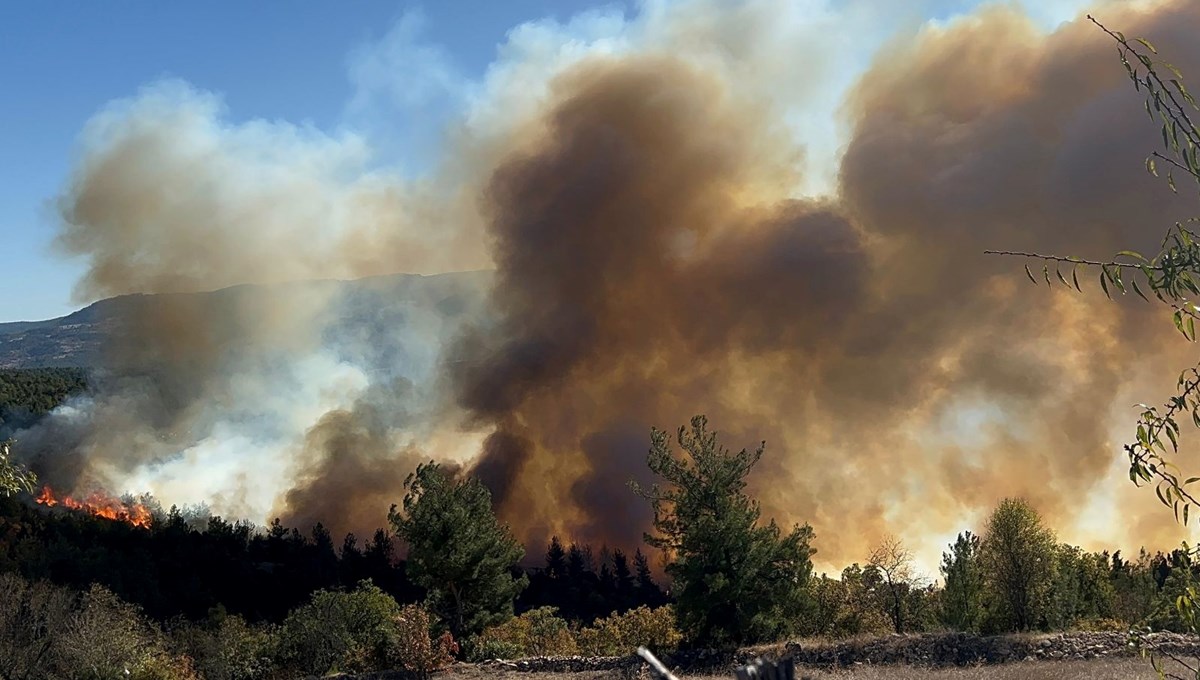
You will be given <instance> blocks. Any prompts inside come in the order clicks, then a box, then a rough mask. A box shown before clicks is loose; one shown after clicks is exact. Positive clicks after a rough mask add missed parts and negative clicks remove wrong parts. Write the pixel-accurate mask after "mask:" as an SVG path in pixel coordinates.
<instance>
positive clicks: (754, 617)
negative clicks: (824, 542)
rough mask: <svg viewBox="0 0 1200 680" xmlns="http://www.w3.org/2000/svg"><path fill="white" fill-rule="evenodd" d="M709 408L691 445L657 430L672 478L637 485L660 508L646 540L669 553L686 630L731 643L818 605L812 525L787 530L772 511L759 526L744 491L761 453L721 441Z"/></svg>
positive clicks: (693, 637) (791, 625)
mask: <svg viewBox="0 0 1200 680" xmlns="http://www.w3.org/2000/svg"><path fill="white" fill-rule="evenodd" d="M707 425H708V420H707V419H706V418H705V417H704V416H696V417H695V418H693V419H692V422H691V429H690V430H689V429H688V428H686V427H681V428H679V431H678V434H677V437H676V440H677V442H678V444H679V446H680V448H682V449H683V452H684V454H685V456H684V457H682V458H676V457H675V456H674V455H672V452H671V446H670V441H669V438H668V436H667V434H666V433H664V432H660V431H658V430H654V431H653V433H652V435H651V442H652V447H651V451H650V455H649V458H648V464H649V466H650V470H651V471H652V472H653V473H654V474H656V475H658V476H659V477H661V478H662V479H664V480H665V481H666V482H667V487H666V488H661V487H660V486H659V485H657V484H655V485H654V486H653V487H652V488H651V489H650V490H649V491H646V490H643V489H641V488H640V487H637V486H636V485H635V489H636V490H638V491H639V492H641V493H642V494H643V495H644V496H645V497H647V498H649V499H650V500H651V502H652V504H653V508H654V528H655V530H656V531H657V534H656V535H649V534H647V535H646V541H647V542H648V543H649V544H650V545H652V546H655V547H657V548H659V549H661V550H663V551H664V552H665V554H667V555H668V556H669V558H670V560H671V561H670V563H669V564H668V566H667V573H668V574H670V575H671V576H672V577H673V578H674V588H673V594H674V595H675V598H676V605H675V612H676V615H677V618H678V624H679V628H680V630H681V631H682V632H683V634H684V636H685V637H686V639H687V640H688V641H689V642H690V643H693V644H697V645H710V646H725V645H738V644H745V643H754V642H760V641H766V640H778V639H781V638H783V637H785V636H787V635H788V634H790V633H791V632H792V631H793V630H794V629H795V627H796V626H797V624H798V622H799V621H800V620H802V618H803V617H804V616H806V615H807V614H808V613H809V612H811V610H812V600H811V597H810V595H809V592H808V589H807V586H808V583H809V580H810V578H811V572H812V561H811V557H812V555H813V553H814V552H815V551H814V550H813V549H812V548H811V547H810V543H811V541H812V538H813V531H812V528H811V527H809V526H807V525H806V526H803V527H800V526H796V527H793V528H792V530H791V531H790V532H788V533H787V534H784V533H783V532H782V531H781V530H780V528H779V526H778V525H776V524H775V522H774V520H772V521H771V522H770V523H769V524H767V525H765V526H762V525H759V523H758V519H759V514H760V510H759V505H758V503H757V502H756V501H754V500H752V499H751V498H750V497H749V496H747V495H746V493H745V486H746V482H745V478H746V475H747V474H749V472H750V470H751V469H752V468H753V467H754V465H755V464H756V463H757V462H758V461H759V459H760V458H761V457H762V454H763V450H764V447H765V443H764V445H763V446H760V447H759V448H758V449H757V450H756V451H755V452H753V453H749V452H747V451H746V450H745V449H743V450H742V451H741V452H739V453H736V454H732V453H730V452H729V451H728V450H727V449H726V448H724V447H723V446H721V445H720V444H718V442H717V435H716V433H714V432H709V431H708V429H707Z"/></svg>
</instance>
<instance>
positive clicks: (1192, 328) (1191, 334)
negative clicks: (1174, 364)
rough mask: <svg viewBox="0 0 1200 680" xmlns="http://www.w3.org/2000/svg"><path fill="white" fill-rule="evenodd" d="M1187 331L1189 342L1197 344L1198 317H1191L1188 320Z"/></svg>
mask: <svg viewBox="0 0 1200 680" xmlns="http://www.w3.org/2000/svg"><path fill="white" fill-rule="evenodd" d="M1187 331H1188V332H1187V336H1188V340H1191V341H1192V342H1196V317H1194V316H1189V317H1188V318H1187Z"/></svg>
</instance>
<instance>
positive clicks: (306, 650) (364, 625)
mask: <svg viewBox="0 0 1200 680" xmlns="http://www.w3.org/2000/svg"><path fill="white" fill-rule="evenodd" d="M399 615H400V605H399V604H397V603H396V601H395V600H394V599H392V597H391V596H390V595H388V594H387V593H385V592H383V591H382V590H380V589H379V588H377V587H376V586H374V585H373V584H372V583H371V582H370V581H363V582H361V583H359V585H358V588H356V589H355V590H353V591H352V592H340V591H329V590H318V591H317V592H315V593H313V595H312V598H311V599H310V600H309V601H308V603H306V604H304V605H301V606H300V607H297V608H296V609H294V610H292V611H291V613H289V614H288V615H287V618H286V619H284V622H283V625H282V628H281V630H280V639H279V654H280V657H281V658H282V660H283V661H284V662H285V663H286V664H287V665H289V666H290V667H292V668H293V669H294V670H296V671H299V672H301V673H309V674H315V675H324V674H326V673H329V672H330V671H334V670H337V671H352V672H361V671H374V670H383V669H384V668H385V667H386V665H387V650H388V648H389V644H390V642H391V638H392V630H393V628H394V625H395V620H396V617H398V616H399Z"/></svg>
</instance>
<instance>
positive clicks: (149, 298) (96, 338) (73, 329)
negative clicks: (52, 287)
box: [0, 272, 489, 368]
mask: <svg viewBox="0 0 1200 680" xmlns="http://www.w3.org/2000/svg"><path fill="white" fill-rule="evenodd" d="M488 276H489V274H488V272H454V273H448V274H438V275H433V276H420V275H415V274H395V275H390V276H376V277H371V278H366V279H357V280H353V281H333V280H327V281H306V282H301V283H295V284H275V285H262V286H260V285H244V286H235V287H232V288H225V289H222V290H218V291H213V292H207V293H185V294H159V295H123V296H119V297H114V298H108V299H105V300H100V301H98V302H94V303H92V304H90V305H88V306H87V307H84V308H83V309H80V310H79V311H76V312H74V313H71V314H68V315H67V316H63V317H59V318H57V319H48V320H45V321H17V322H8V323H0V368H42V367H78V368H94V367H96V366H99V365H100V364H101V362H102V360H103V352H104V346H105V343H106V341H107V340H108V339H109V338H114V337H117V338H120V337H121V335H122V334H126V335H127V334H130V333H132V332H133V331H131V330H130V326H131V320H132V319H135V318H138V317H146V316H149V314H147V313H148V312H149V313H152V312H153V311H154V310H155V308H158V307H171V308H182V309H189V310H191V309H194V310H197V312H198V313H206V314H212V315H213V316H214V318H215V317H219V316H220V311H221V310H222V309H223V308H226V307H228V306H230V305H232V304H233V303H234V302H235V301H237V300H245V299H248V298H255V299H256V302H258V303H260V304H261V303H263V302H265V303H266V305H267V306H270V305H271V304H280V305H282V304H286V303H287V301H288V299H289V297H291V296H296V295H301V294H308V293H311V292H313V291H314V290H319V291H320V292H322V293H326V294H330V293H331V294H332V295H334V296H337V301H338V302H337V304H336V305H334V308H335V311H334V313H335V315H336V318H335V319H334V320H333V321H332V323H331V324H330V330H331V331H332V332H333V333H335V334H340V333H343V332H346V333H349V332H351V329H358V330H362V329H363V327H364V326H368V327H369V329H367V330H369V331H370V332H371V333H372V334H374V333H387V332H388V330H389V328H395V327H396V326H397V325H399V324H403V323H405V321H406V320H407V319H408V318H409V316H410V315H412V314H414V313H418V314H433V315H436V316H442V317H448V316H456V315H458V314H461V313H463V312H465V311H466V310H467V309H469V308H470V307H471V306H472V305H473V304H474V303H476V302H478V301H480V300H481V299H482V296H483V293H484V291H485V290H486V285H487V281H488Z"/></svg>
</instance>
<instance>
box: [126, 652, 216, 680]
mask: <svg viewBox="0 0 1200 680" xmlns="http://www.w3.org/2000/svg"><path fill="white" fill-rule="evenodd" d="M128 677H129V678H130V680H200V679H201V678H202V677H203V678H204V680H208V676H201V675H199V674H198V673H197V672H196V668H195V666H194V665H193V664H192V659H191V657H188V656H186V655H179V656H176V655H172V654H168V653H167V652H163V651H155V652H152V653H150V654H148V655H146V656H144V657H142V659H141V660H140V661H138V662H137V664H136V665H134V667H133V668H131V669H130V672H129V676H128Z"/></svg>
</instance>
